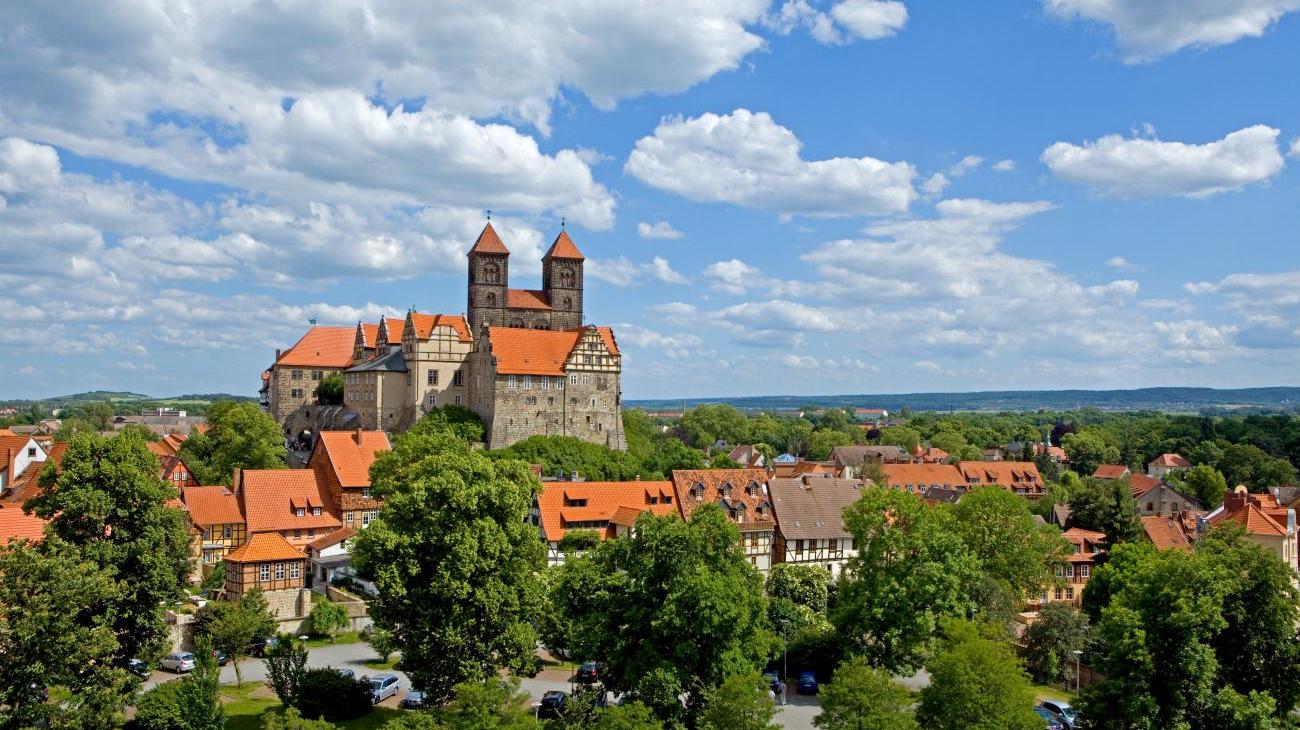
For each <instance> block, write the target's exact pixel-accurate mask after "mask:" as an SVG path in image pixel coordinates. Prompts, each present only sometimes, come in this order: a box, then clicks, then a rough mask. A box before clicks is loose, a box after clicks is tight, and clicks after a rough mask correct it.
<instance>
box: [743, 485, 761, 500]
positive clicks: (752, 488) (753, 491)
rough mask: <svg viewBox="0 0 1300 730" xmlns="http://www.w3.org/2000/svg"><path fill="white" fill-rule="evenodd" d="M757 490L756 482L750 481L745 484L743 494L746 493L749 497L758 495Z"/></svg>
mask: <svg viewBox="0 0 1300 730" xmlns="http://www.w3.org/2000/svg"><path fill="white" fill-rule="evenodd" d="M758 490H759V486H758V482H750V483H749V484H748V485H746V486H745V494H748V495H749V496H751V497H755V496H758Z"/></svg>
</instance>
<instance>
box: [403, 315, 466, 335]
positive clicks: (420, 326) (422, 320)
mask: <svg viewBox="0 0 1300 730" xmlns="http://www.w3.org/2000/svg"><path fill="white" fill-rule="evenodd" d="M411 324H412V325H413V326H414V327H415V336H416V338H417V339H421V340H427V339H429V337H430V336H432V335H433V330H434V328H436V327H450V328H452V329H454V330H456V336H457V337H458V338H460V341H461V342H473V341H474V337H473V335H471V334H470V331H469V325H468V324H467V323H466V322H465V318H464V317H462V316H460V315H459V314H421V313H419V312H412V313H411Z"/></svg>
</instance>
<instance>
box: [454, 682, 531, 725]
mask: <svg viewBox="0 0 1300 730" xmlns="http://www.w3.org/2000/svg"><path fill="white" fill-rule="evenodd" d="M528 705H529V698H528V695H527V693H525V692H521V691H520V689H519V680H518V679H515V678H514V677H511V678H510V680H509V681H508V682H502V681H500V680H499V679H497V678H496V677H491V678H485V679H481V680H478V681H472V682H462V683H460V684H458V685H456V686H455V688H454V690H453V697H452V700H451V702H449V703H448V704H447V706H446V707H444V708H443V709H442V711H441V712H440V713H438V714H439V719H440V720H441V721H442V724H443V726H444V727H446V728H449V729H450V728H455V730H498V729H500V730H534V729H535V728H539V727H540V725H539V724H538V722H537V720H536V719H534V718H533V713H532V711H531V710H530V709H528Z"/></svg>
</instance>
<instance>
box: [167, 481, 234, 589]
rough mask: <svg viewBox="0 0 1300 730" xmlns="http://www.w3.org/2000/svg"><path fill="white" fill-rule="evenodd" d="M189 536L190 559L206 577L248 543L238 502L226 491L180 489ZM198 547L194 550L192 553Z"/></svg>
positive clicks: (204, 488) (201, 488) (221, 489)
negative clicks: (190, 545) (238, 548)
mask: <svg viewBox="0 0 1300 730" xmlns="http://www.w3.org/2000/svg"><path fill="white" fill-rule="evenodd" d="M180 495H181V502H182V503H183V504H184V505H185V513H186V517H187V519H188V521H189V523H190V529H191V534H193V535H195V537H196V540H195V541H194V545H193V546H192V547H191V550H192V554H191V555H190V557H191V558H193V559H194V560H195V561H196V567H197V568H198V569H199V571H200V572H201V575H199V576H197V578H198V579H201V578H202V577H204V576H206V575H207V574H208V573H209V572H211V570H212V569H213V568H214V567H215V566H216V565H217V564H218V563H220V562H221V560H222V558H224V557H225V556H226V553H228V552H230V551H231V550H234V549H235V548H237V547H239V546H240V545H243V544H244V542H245V541H246V540H247V539H248V526H247V524H245V522H244V515H243V513H242V512H241V511H240V509H239V500H238V499H237V498H236V497H235V495H234V494H233V493H232V492H231V491H230V490H229V489H226V488H225V487H220V486H218V487H200V486H185V487H182V488H181V489H180ZM195 547H197V550H196V549H194V548H195Z"/></svg>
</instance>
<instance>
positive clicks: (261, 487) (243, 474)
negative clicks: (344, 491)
mask: <svg viewBox="0 0 1300 730" xmlns="http://www.w3.org/2000/svg"><path fill="white" fill-rule="evenodd" d="M234 485H235V486H234V491H235V496H237V497H238V498H239V504H240V508H241V510H242V511H243V513H244V520H245V522H246V524H247V527H248V535H249V538H250V539H251V538H252V537H253V536H254V535H258V534H261V533H268V532H274V533H277V534H279V535H280V537H282V538H284V539H285V540H286V541H288V542H289V543H290V544H291V545H293V546H294V548H295V549H303V548H306V547H307V545H308V544H309V543H311V542H313V541H315V540H316V538H318V537H323V536H325V535H328V534H329V533H331V532H334V531H335V530H337V529H339V528H340V527H342V526H343V523H342V522H341V521H340V520H339V518H338V517H337V516H336V515H335V514H333V513H332V512H331V510H332V509H336V507H334V505H333V504H332V502H331V499H330V494H329V489H328V488H327V487H326V486H325V483H324V480H322V479H321V478H320V475H319V474H318V473H317V472H316V471H315V470H313V469H239V470H236V471H235V479H234Z"/></svg>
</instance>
